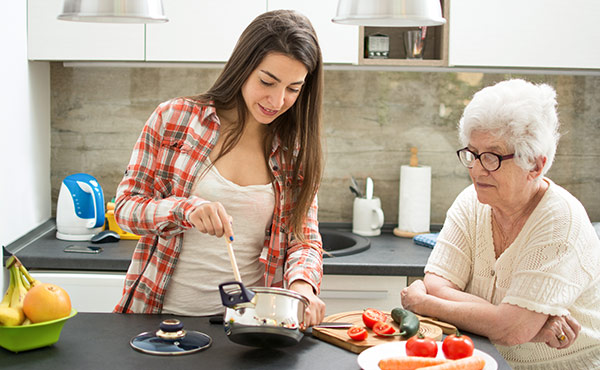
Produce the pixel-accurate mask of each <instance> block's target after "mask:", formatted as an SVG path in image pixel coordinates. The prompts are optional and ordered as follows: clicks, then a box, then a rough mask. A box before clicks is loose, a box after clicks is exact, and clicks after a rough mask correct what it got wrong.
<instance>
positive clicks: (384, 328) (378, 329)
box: [373, 321, 396, 337]
mask: <svg viewBox="0 0 600 370" xmlns="http://www.w3.org/2000/svg"><path fill="white" fill-rule="evenodd" d="M395 331H396V329H394V327H393V326H392V325H390V324H388V323H386V322H383V321H377V322H376V323H375V325H373V332H374V333H375V334H377V335H379V336H382V337H385V336H387V335H389V334H394V332H395Z"/></svg>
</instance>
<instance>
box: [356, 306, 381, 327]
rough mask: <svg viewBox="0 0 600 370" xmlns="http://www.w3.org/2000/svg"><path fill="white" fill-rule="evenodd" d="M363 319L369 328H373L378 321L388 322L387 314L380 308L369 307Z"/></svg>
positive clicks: (364, 312)
mask: <svg viewBox="0 0 600 370" xmlns="http://www.w3.org/2000/svg"><path fill="white" fill-rule="evenodd" d="M362 320H363V322H364V323H365V325H366V326H367V328H369V329H371V328H373V325H375V323H376V322H377V321H383V322H386V320H387V315H386V314H385V313H383V312H381V311H379V310H376V309H374V308H367V309H366V310H364V311H363V314H362Z"/></svg>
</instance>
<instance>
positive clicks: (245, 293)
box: [219, 281, 256, 308]
mask: <svg viewBox="0 0 600 370" xmlns="http://www.w3.org/2000/svg"><path fill="white" fill-rule="evenodd" d="M230 285H237V286H238V288H239V293H238V292H237V291H236V292H235V293H234V294H230V293H227V292H226V291H225V289H224V287H227V286H230ZM219 293H221V302H223V306H225V307H231V308H233V307H235V306H237V305H239V304H242V303H250V302H252V299H253V298H254V296H255V295H256V293H254V292H253V291H251V290H249V289H246V287H245V286H244V284H242V283H241V282H239V281H229V282H226V283H222V284H219Z"/></svg>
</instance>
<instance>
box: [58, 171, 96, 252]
mask: <svg viewBox="0 0 600 370" xmlns="http://www.w3.org/2000/svg"><path fill="white" fill-rule="evenodd" d="M103 229H104V193H103V192H102V187H100V184H99V183H98V181H97V180H96V179H95V178H94V177H93V176H91V175H88V174H86V173H76V174H73V175H69V176H67V177H65V179H64V180H63V182H62V183H61V185H60V192H59V194H58V203H57V204H56V237H57V238H58V239H62V240H72V241H87V240H90V239H91V238H92V236H94V235H96V234H98V233H99V232H100V231H102V230H103Z"/></svg>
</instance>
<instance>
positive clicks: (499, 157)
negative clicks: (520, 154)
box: [456, 147, 515, 172]
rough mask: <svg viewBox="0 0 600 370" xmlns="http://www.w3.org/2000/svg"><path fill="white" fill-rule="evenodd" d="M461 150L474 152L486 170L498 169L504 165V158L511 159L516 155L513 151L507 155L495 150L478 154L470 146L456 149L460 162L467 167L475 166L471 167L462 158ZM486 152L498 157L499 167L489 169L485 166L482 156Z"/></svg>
mask: <svg viewBox="0 0 600 370" xmlns="http://www.w3.org/2000/svg"><path fill="white" fill-rule="evenodd" d="M461 152H469V153H471V154H473V156H474V157H475V160H477V159H479V163H480V164H481V167H483V168H484V169H485V170H486V171H489V172H494V171H497V170H498V169H499V168H500V166H501V165H502V161H503V160H505V159H511V158H513V157H514V156H515V153H513V154H507V155H500V154H496V153H494V152H483V153H479V154H477V153H475V152H474V151H472V150H471V149H469V147H464V148H462V149H459V150H457V151H456V155H457V156H458V160H459V161H460V163H461V164H462V165H463V166H465V167H467V168H469V169H471V168H473V165H471V167H469V166H467V165H466V164H465V163H464V162H463V161H462V159H461V158H460V153H461ZM484 154H491V155H493V156H495V157H496V158H498V167H496V168H494V169H493V170H490V169H488V168H487V167H486V166H485V164H483V161H482V160H481V156H482V155H484ZM475 160H473V162H475Z"/></svg>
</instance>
